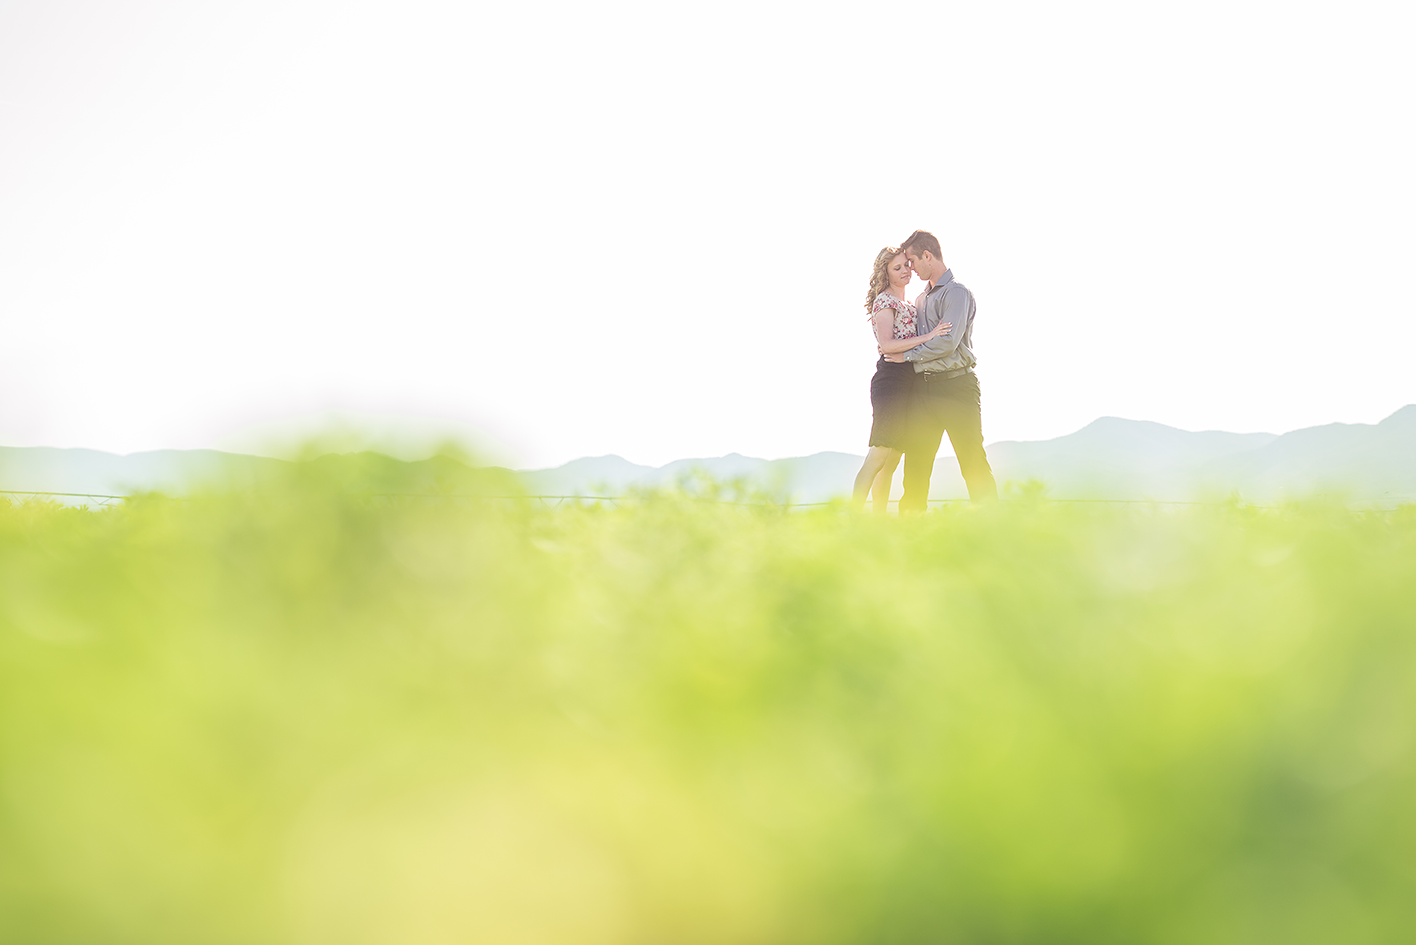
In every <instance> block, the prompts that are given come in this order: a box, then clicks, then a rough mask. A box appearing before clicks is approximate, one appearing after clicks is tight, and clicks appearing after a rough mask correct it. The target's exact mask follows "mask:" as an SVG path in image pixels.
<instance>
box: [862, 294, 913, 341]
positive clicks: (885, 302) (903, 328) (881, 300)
mask: <svg viewBox="0 0 1416 945" xmlns="http://www.w3.org/2000/svg"><path fill="white" fill-rule="evenodd" d="M887 308H888V309H894V311H895V333H894V334H892V335H891V336H890V337H891V338H897V339H898V338H913V337H914V336H915V335H916V334H917V332H916V331H915V307H914V303H913V302H906V301H905V300H904V299H897V298H895V297H894V296H893V295H891V294H890V293H889V292H881V293H880V294H879V295H877V296H876V297H875V305H874V306H872V307H871V309H870V317H871V319H872V320H873V319H874V318H875V316H877V315H879V314H880V313H881V312H883V311H885V310H886V309H887Z"/></svg>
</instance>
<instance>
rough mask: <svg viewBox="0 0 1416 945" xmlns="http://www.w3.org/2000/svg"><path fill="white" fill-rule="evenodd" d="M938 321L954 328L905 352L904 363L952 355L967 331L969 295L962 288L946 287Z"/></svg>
mask: <svg viewBox="0 0 1416 945" xmlns="http://www.w3.org/2000/svg"><path fill="white" fill-rule="evenodd" d="M940 308H941V313H940V316H939V320H940V321H941V322H948V323H949V324H950V325H952V326H954V327H952V328H950V329H949V330H948V331H946V332H944V333H943V334H942V335H936V336H935V337H934V338H933V339H931V340H930V341H926V342H925V343H924V344H922V345H920V346H919V347H917V348H911V349H910V350H908V351H906V352H905V360H906V361H933V360H934V359H935V358H942V357H946V356H947V355H951V354H953V353H954V349H955V348H957V347H958V346H959V341H960V340H961V339H962V338H963V337H964V332H965V331H966V330H967V329H968V327H969V326H968V317H969V293H968V290H966V289H964V288H963V287H962V286H957V287H956V286H953V285H950V286H947V287H946V288H945V289H944V304H943V305H942V306H941V307H940Z"/></svg>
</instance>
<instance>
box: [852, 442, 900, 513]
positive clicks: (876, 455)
mask: <svg viewBox="0 0 1416 945" xmlns="http://www.w3.org/2000/svg"><path fill="white" fill-rule="evenodd" d="M891 453H894V454H895V461H896V462H899V459H900V454H899V452H898V451H897V450H891V449H886V448H885V447H883V446H872V447H871V448H870V449H869V450H868V451H867V452H866V454H865V462H864V463H863V464H862V465H861V467H860V472H858V473H856V478H855V489H854V491H853V492H852V493H851V507H852V508H855V509H863V508H865V497H866V496H868V495H869V494H870V484H871V483H872V482H874V481H875V474H876V473H878V472H880V470H881V469H883V468H885V464H886V462H888V461H889V458H890V454H891Z"/></svg>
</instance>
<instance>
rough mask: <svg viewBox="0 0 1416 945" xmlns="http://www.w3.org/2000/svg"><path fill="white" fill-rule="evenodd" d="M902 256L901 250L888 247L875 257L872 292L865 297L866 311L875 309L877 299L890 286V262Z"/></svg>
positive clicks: (871, 277) (872, 271)
mask: <svg viewBox="0 0 1416 945" xmlns="http://www.w3.org/2000/svg"><path fill="white" fill-rule="evenodd" d="M898 255H900V251H899V249H897V248H896V247H894V246H886V247H885V248H884V249H882V250H881V251H880V252H879V253H877V254H876V256H875V267H874V268H873V269H871V270H870V292H869V293H868V294H867V295H866V297H865V310H866V311H867V312H869V311H871V310H872V309H874V308H875V298H876V296H878V295H879V294H880V293H881V292H884V291H885V287H886V286H888V285H889V284H890V260H892V259H894V258H895V257H896V256H898Z"/></svg>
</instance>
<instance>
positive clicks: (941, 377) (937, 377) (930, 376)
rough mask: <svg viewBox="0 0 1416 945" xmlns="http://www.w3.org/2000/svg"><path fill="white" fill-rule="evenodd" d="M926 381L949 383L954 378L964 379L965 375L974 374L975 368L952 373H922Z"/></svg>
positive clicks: (964, 368) (963, 368) (957, 369)
mask: <svg viewBox="0 0 1416 945" xmlns="http://www.w3.org/2000/svg"><path fill="white" fill-rule="evenodd" d="M919 373H920V374H922V375H924V379H925V380H928V381H947V380H949V379H950V378H952V377H963V376H964V375H965V374H972V373H973V368H966V367H961V368H955V369H954V370H952V371H920V372H919Z"/></svg>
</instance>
